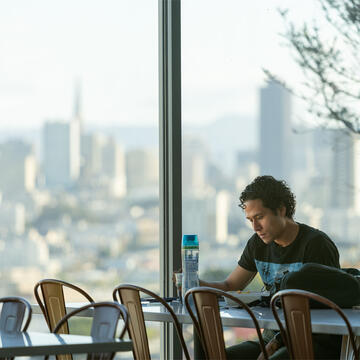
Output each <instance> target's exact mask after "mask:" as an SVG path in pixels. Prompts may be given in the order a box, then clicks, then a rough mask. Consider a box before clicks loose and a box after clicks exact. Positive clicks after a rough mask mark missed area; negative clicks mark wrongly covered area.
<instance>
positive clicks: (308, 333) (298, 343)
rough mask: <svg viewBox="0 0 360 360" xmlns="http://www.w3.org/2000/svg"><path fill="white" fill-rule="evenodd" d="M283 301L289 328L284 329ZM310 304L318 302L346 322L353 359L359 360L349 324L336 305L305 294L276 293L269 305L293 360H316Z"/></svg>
mask: <svg viewBox="0 0 360 360" xmlns="http://www.w3.org/2000/svg"><path fill="white" fill-rule="evenodd" d="M278 299H280V300H281V306H282V309H283V312H284V319H285V325H286V328H284V326H283V324H282V322H281V320H280V317H279V314H278V309H277V301H278ZM310 300H315V301H318V302H320V303H322V304H324V305H326V306H328V307H329V308H331V309H333V310H334V311H336V312H337V313H338V314H339V316H340V317H341V318H342V319H343V320H344V322H345V324H346V327H347V330H348V336H349V340H350V343H351V347H352V350H353V354H354V358H355V359H356V360H358V359H359V355H358V351H359V349H358V348H357V346H356V344H355V337H354V333H353V331H352V328H351V325H350V322H349V320H348V319H347V317H346V315H345V314H344V312H343V311H342V310H341V308H340V307H339V306H338V305H336V304H335V303H334V302H332V301H330V300H329V299H326V298H324V297H322V296H320V295H317V294H314V293H312V292H309V291H305V290H292V289H289V290H281V291H279V292H277V293H276V294H275V295H274V296H273V297H272V298H271V302H270V306H271V310H272V312H273V314H274V317H275V320H276V321H277V323H278V325H279V328H280V332H281V336H282V338H283V340H284V343H285V345H286V347H287V349H288V352H289V354H290V357H291V358H292V359H314V350H313V341H312V329H311V312H310V304H309V301H310Z"/></svg>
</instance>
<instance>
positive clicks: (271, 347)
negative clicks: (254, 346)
mask: <svg viewBox="0 0 360 360" xmlns="http://www.w3.org/2000/svg"><path fill="white" fill-rule="evenodd" d="M279 348H280V344H279V342H278V341H277V340H276V339H275V338H273V339H271V340H270V341H269V342H268V343H267V345H266V346H265V349H266V351H267V354H268V356H271V355H272V354H274V352H275V351H276V350H278V349H279ZM264 359H265V357H264V354H263V353H262V352H261V353H260V355H259V357H258V358H257V360H264Z"/></svg>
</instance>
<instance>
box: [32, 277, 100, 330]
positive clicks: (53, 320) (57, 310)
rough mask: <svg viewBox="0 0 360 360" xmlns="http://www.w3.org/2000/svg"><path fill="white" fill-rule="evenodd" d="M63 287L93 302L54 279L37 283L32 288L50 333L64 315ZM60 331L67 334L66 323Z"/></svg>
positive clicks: (83, 293)
mask: <svg viewBox="0 0 360 360" xmlns="http://www.w3.org/2000/svg"><path fill="white" fill-rule="evenodd" d="M64 287H66V288H70V289H72V290H74V291H76V292H77V293H79V294H81V295H82V296H83V297H84V298H85V299H86V300H87V301H89V302H90V303H93V302H94V300H93V299H92V297H91V296H90V295H88V294H87V293H86V292H85V291H84V290H82V289H80V288H79V287H78V286H75V285H73V284H70V283H68V282H65V281H62V280H55V279H44V280H41V281H39V282H38V283H37V284H36V285H35V287H34V294H35V298H36V301H37V303H38V304H39V306H40V309H41V311H42V313H43V314H44V317H45V320H46V323H47V325H48V327H49V330H50V331H54V329H55V326H56V324H57V323H58V322H59V321H60V320H61V319H62V318H63V317H64V316H65V315H66V307H65V297H64ZM40 292H41V295H42V296H41V297H40ZM62 331H63V334H69V326H68V323H66V324H64V326H63V327H62Z"/></svg>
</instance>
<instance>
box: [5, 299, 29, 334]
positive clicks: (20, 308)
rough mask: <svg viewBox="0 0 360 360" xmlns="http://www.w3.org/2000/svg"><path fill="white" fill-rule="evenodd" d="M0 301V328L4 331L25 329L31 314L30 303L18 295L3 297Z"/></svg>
mask: <svg viewBox="0 0 360 360" xmlns="http://www.w3.org/2000/svg"><path fill="white" fill-rule="evenodd" d="M0 303H3V306H2V309H1V314H0V330H1V331H5V332H19V331H26V330H27V328H28V326H29V324H30V320H31V315H32V309H31V305H30V303H29V302H28V301H27V300H26V299H24V298H22V297H18V296H13V297H3V298H1V299H0ZM26 311H27V315H26V317H25V312H26ZM24 319H25V320H24ZM24 321H25V323H24ZM23 323H24V325H23Z"/></svg>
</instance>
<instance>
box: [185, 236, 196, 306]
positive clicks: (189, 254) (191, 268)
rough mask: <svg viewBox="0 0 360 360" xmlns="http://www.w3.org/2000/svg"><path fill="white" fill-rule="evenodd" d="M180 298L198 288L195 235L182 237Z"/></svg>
mask: <svg viewBox="0 0 360 360" xmlns="http://www.w3.org/2000/svg"><path fill="white" fill-rule="evenodd" d="M181 259H182V271H183V279H182V298H183V299H184V297H185V294H186V292H187V291H188V290H189V289H191V288H193V287H195V286H199V241H198V236H197V235H183V238H182V243H181Z"/></svg>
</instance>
